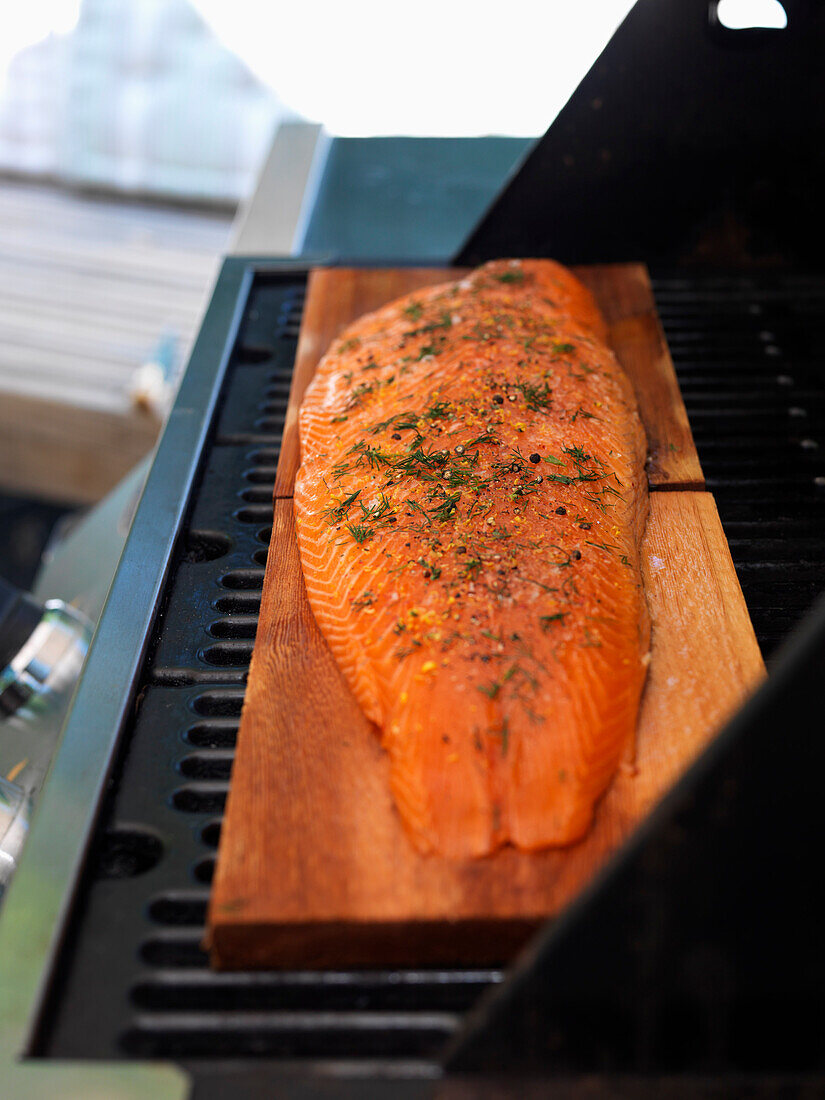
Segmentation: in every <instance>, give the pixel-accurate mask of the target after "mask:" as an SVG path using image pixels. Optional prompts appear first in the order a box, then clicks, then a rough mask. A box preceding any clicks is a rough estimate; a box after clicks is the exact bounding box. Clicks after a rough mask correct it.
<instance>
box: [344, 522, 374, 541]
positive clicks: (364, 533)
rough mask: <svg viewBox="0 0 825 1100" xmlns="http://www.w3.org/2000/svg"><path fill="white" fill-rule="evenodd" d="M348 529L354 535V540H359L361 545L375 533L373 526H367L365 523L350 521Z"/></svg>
mask: <svg viewBox="0 0 825 1100" xmlns="http://www.w3.org/2000/svg"><path fill="white" fill-rule="evenodd" d="M347 530H348V531H349V533H350V534H351V535H352V538H353V541H354V542H357V543H358V545H359V546H361V545H362V543H365V542H366V541H367V539H371V538H372V536H373V534H374V531H373V530H372V528H371V527H367V526H365V525H364V524H363V523H348V524H347Z"/></svg>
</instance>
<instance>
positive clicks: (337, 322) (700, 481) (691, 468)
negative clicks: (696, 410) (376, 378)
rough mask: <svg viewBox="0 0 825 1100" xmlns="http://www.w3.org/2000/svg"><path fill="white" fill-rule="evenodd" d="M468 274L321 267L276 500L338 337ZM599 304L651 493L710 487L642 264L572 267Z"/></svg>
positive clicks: (312, 284)
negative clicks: (640, 426) (324, 360)
mask: <svg viewBox="0 0 825 1100" xmlns="http://www.w3.org/2000/svg"><path fill="white" fill-rule="evenodd" d="M465 271H466V269H464V268H439V267H417V268H415V267H411V268H345V267H339V268H317V269H316V270H314V271H313V272H312V273H311V274H310V277H309V286H308V290H307V304H306V308H305V310H304V316H303V320H302V323H301V335H300V338H299V341H298V352H297V355H296V360H295V370H294V373H293V377H292V386H291V389H290V395H289V403H288V406H287V415H286V423H285V426H284V434H283V441H282V444H281V454H280V458H279V461H278V471H277V475H276V479H275V496H276V498H278V497H290V496H292V489H293V485H294V484H295V474H296V472H297V470H298V466H299V462H300V458H299V444H298V409H299V408H300V405H301V401H302V400H303V396H304V392H305V391H306V388H307V386H308V385H309V383H310V380H311V379H312V376H313V374H314V373H315V368H316V366H317V365H318V361H319V359H320V358H321V356H322V355H323V354H324V352H325V351H326V350H327V348H328V347H329V346H330V344H331V343H332V341H333V339H334V338H335V337H336V336H337V335H338V333H339V332H340V331H341V330H342V329H343V328H344V327H345V326H346V325H348V324H349V323H350V322H351V321H354V320H356V319H357V318H358V317H360V316H362V314H364V313H368V312H370V311H371V310H374V309H378V308H379V307H380V306H383V305H386V303H387V302H391V301H392V300H393V299H394V298H398V297H400V296H401V295H403V294H407V293H409V292H410V291H412V290H416V289H417V288H419V287H422V286H433V285H434V284H436V283H441V282H446V281H449V280H450V279H454V278H460V277H461V275H462V274H464V273H465ZM573 271H574V272H575V274H576V275H577V276H578V277H579V278H580V279H581V281H582V282H583V283H584V284H585V285H586V286H588V287H589V288H590V290H591V291H592V293H593V294H594V296H595V298H596V301H597V302H598V303H599V307H600V308H601V311H602V314H603V315H604V318H605V320H606V321H607V324H608V327H609V330H610V336H609V340H610V345H611V347H612V348H613V351H614V352H615V354H616V357H617V359H618V360H619V362H620V363H621V364H622V366H623V367H624V369H625V371H626V372H627V374H628V375H629V377H630V379H631V381H632V382H633V385H634V387H635V389H636V394H637V397H638V399H639V412H640V414H641V417H642V422H643V423H644V426H645V431H646V432H647V438H648V450H649V453H650V463H649V466H648V480H649V483H650V486H651V488H653V489H671V488H691V489H701V488H704V477H703V474H702V467H701V465H700V463H699V456H698V454H697V453H696V447H695V446H694V443H693V436H692V435H691V431H690V425H689V423H688V418H687V413H686V412H685V406H684V402H683V401H682V395H681V393H680V392H679V384H678V382H677V380H676V373H675V371H674V369H673V363H672V361H671V358H670V353H669V352H668V348H667V342H666V340H665V338H664V333H663V332H662V328H661V325H660V324H659V319H658V317H657V316H656V307H655V303H654V300H653V292H652V290H651V287H650V279H649V277H648V274H647V269H646V268H645V266H644V265H643V264H601V265H594V266H588V267H577V268H573Z"/></svg>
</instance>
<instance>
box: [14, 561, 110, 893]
mask: <svg viewBox="0 0 825 1100" xmlns="http://www.w3.org/2000/svg"><path fill="white" fill-rule="evenodd" d="M91 635H92V628H91V624H90V623H89V622H88V621H87V620H86V619H85V618H84V617H83V616H82V615H80V614H79V613H78V612H77V611H75V610H74V609H73V608H71V607H69V606H68V605H67V604H65V603H63V601H62V600H49V601H48V602H47V603H46V604H45V605H41V604H39V603H37V601H36V600H34V599H32V597H31V596H30V595H28V594H27V593H24V592H21V591H20V590H19V589H17V588H15V587H14V586H13V585H11V584H9V583H8V582H7V581H5V580H3V579H2V578H0V894H2V892H3V888H4V886H5V884H6V883H7V882H8V880H9V878H10V877H11V875H12V873H13V872H14V869H15V867H16V865H17V861H18V858H19V856H20V852H21V849H22V847H23V843H24V841H25V838H26V829H27V822H28V818H29V810H30V807H31V802H32V799H33V798H35V797H36V795H37V792H38V791H39V789H40V787H41V785H42V783H43V779H44V777H45V774H46V769H47V768H48V766H49V761H50V760H51V756H52V753H53V751H54V748H55V745H56V743H57V738H58V735H59V732H60V728H61V726H62V723H63V718H64V717H65V714H66V709H67V706H68V703H69V699H70V697H71V695H72V692H73V691H74V687H75V684H76V683H77V679H78V676H79V675H80V670H81V668H82V666H83V661H84V659H85V656H86V651H87V650H88V648H89V642H90V640H91Z"/></svg>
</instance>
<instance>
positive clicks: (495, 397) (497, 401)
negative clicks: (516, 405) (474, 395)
mask: <svg viewBox="0 0 825 1100" xmlns="http://www.w3.org/2000/svg"><path fill="white" fill-rule="evenodd" d="M493 404H494V405H503V404H504V398H503V397H502V396H501V394H500V393H497V394H494V395H493Z"/></svg>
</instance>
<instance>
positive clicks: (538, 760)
mask: <svg viewBox="0 0 825 1100" xmlns="http://www.w3.org/2000/svg"><path fill="white" fill-rule="evenodd" d="M605 339H606V328H605V324H604V321H603V319H602V317H601V315H600V313H599V311H598V308H597V307H596V305H595V302H594V300H593V298H592V297H591V295H590V293H589V292H588V291H587V290H586V289H585V288H584V287H583V286H582V285H581V284H580V283H579V282H578V281H577V280H576V279H575V278H574V277H573V276H572V275H571V274H570V272H568V271H567V270H566V269H564V268H562V267H560V266H559V265H558V264H555V263H553V262H551V261H547V260H523V261H518V260H502V261H495V262H493V263H490V264H487V265H485V266H484V267H481V268H479V269H477V270H476V271H474V272H473V273H472V274H471V275H469V276H468V277H467V278H464V279H462V280H460V281H457V282H452V283H449V284H446V285H441V286H435V287H431V288H427V289H425V290H419V291H416V292H415V293H413V294H410V295H408V296H406V297H404V298H402V299H400V300H399V301H396V302H393V303H391V304H390V305H387V306H385V307H384V308H382V309H380V310H378V311H377V312H375V313H372V314H370V315H368V316H366V317H362V318H361V319H360V320H358V321H356V322H355V323H354V324H353V325H351V326H350V327H349V328H348V329H347V330H346V331H345V332H344V333H343V334H342V335H341V336H340V337H339V338H338V339H336V340H335V342H334V344H333V346H332V347H331V348H330V350H329V351H328V352H327V354H326V356H325V357H324V358H323V359H322V361H321V362H320V364H319V366H318V369H317V373H316V375H315V377H314V379H313V381H312V383H311V384H310V386H309V388H308V390H307V393H306V396H305V399H304V401H303V404H302V407H301V410H300V440H301V457H302V465H301V467H300V469H299V471H298V475H297V479H296V484H295V498H294V507H295V517H296V526H297V533H298V544H299V550H300V556H301V562H302V566H303V572H304V578H305V581H306V589H307V594H308V597H309V601H310V604H311V606H312V609H313V612H314V614H315V618H316V620H317V622H318V625H319V627H320V629H321V631H322V632H323V634H324V636H325V638H326V640H327V642H328V643H329V646H330V648H331V650H332V652H333V654H334V656H335V658H336V660H337V662H338V665H339V666H340V668H341V670H342V672H343V674H344V676H345V677H346V679H347V681H348V683H349V685H350V687H351V688H352V690H353V692H354V693H355V696H356V697H357V699H358V702H359V704H360V706H361V707H362V709H363V711H364V713H365V714H366V715H367V717H368V718H369V719H370V720H371V721H372V722H374V723H375V725H376V726H377V727H378V728H379V730H380V733H381V738H382V744H383V746H384V747H385V749H386V751H387V753H388V754H389V759H390V782H391V786H392V792H393V796H394V799H395V803H396V805H397V808H398V810H399V813H400V815H401V818H402V820H403V822H404V825H405V827H406V829H407V831H408V834H409V836H410V838H411V839H412V841H413V843H414V844H415V845H416V847H417V848H418V849H419V850H421V851H424V852H435V853H438V854H440V855H443V856H447V857H452V858H465V857H474V856H483V855H485V854H487V853H490V852H492V851H494V850H495V849H497V848H498V847H500V846H501V845H503V844H505V843H511V844H513V845H515V846H516V847H518V848H521V849H528V850H533V849H539V848H543V847H548V846H554V845H565V844H570V843H572V842H573V841H575V840H577V839H579V838H580V837H581V836H582V835H583V834H584V833H585V832H586V831H587V829H588V827H589V825H590V822H591V820H592V816H593V810H594V804H595V803H596V801H597V800H598V798H599V796H600V795H601V794H602V793H603V792H604V790H605V789H606V787H607V786H608V784H609V783H610V780H611V778H612V776H613V774H614V773H615V771H616V769H617V767H618V766H619V763H620V762H621V760H622V759H623V758H628V759H629V758H631V757H632V753H633V745H634V736H635V728H636V719H637V712H638V707H639V699H640V696H641V692H642V687H643V684H644V679H645V672H646V666H647V662H648V660H649V654H648V646H649V634H650V626H649V619H648V614H647V607H646V604H645V597H644V591H643V587H642V579H641V574H640V565H639V546H640V542H641V538H642V534H643V531H644V524H645V520H646V517H647V482H646V478H645V474H644V463H645V457H646V443H645V436H644V431H643V428H642V425H641V422H640V419H639V415H638V410H637V407H636V401H635V397H634V394H633V389H632V386H631V384H630V382H629V380H628V378H627V377H626V375H625V374H624V372H623V371H622V369H621V367H620V366H619V364H618V363H617V361H616V359H615V357H614V356H613V354H612V352H611V351H610V349H609V348H608V347H607V345H606V343H605Z"/></svg>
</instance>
